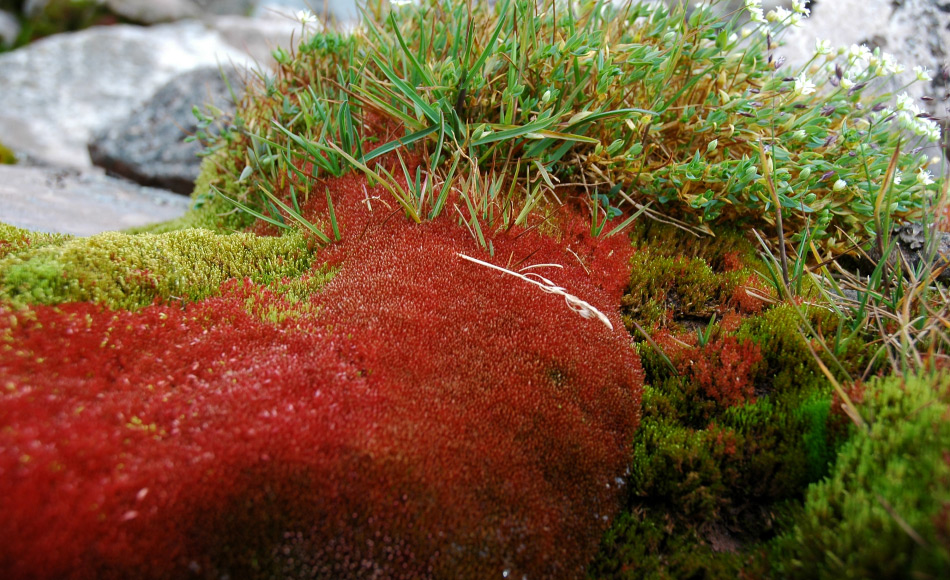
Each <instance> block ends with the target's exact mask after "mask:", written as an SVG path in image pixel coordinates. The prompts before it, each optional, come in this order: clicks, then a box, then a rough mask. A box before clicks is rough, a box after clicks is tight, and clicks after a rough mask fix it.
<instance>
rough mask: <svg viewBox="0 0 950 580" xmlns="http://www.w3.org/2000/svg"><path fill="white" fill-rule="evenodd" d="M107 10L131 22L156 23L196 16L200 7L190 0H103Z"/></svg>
mask: <svg viewBox="0 0 950 580" xmlns="http://www.w3.org/2000/svg"><path fill="white" fill-rule="evenodd" d="M105 5H106V6H107V7H108V8H109V10H110V11H111V12H112V13H114V14H117V15H119V16H122V17H124V18H127V19H129V20H131V21H133V22H141V23H142V24H158V23H159V22H174V21H175V20H181V19H183V18H197V17H198V16H200V15H201V9H200V7H199V6H197V4H196V3H195V2H191V1H190V0H105Z"/></svg>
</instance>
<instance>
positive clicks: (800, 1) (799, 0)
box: [792, 0, 811, 16]
mask: <svg viewBox="0 0 950 580" xmlns="http://www.w3.org/2000/svg"><path fill="white" fill-rule="evenodd" d="M792 11H793V12H795V14H801V15H802V16H808V15H809V14H811V10H809V9H808V8H806V7H805V0H792Z"/></svg>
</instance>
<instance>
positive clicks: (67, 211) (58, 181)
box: [0, 165, 190, 236]
mask: <svg viewBox="0 0 950 580" xmlns="http://www.w3.org/2000/svg"><path fill="white" fill-rule="evenodd" d="M189 203H190V200H189V199H188V198H186V197H182V196H180V195H175V194H173V193H169V192H167V191H162V190H160V189H152V188H150V187H142V186H139V185H135V184H134V183H129V182H127V181H123V180H120V179H113V178H111V177H106V176H104V175H99V174H96V173H89V172H87V173H80V172H77V171H69V170H63V169H44V168H40V167H19V166H15V165H0V208H2V209H0V221H2V222H3V223H6V224H10V225H13V226H17V227H21V228H25V229H28V230H33V231H43V232H53V233H63V234H74V235H77V236H90V235H93V234H97V233H100V232H105V231H112V230H120V229H125V228H131V227H135V226H142V225H146V224H149V223H154V222H158V221H164V220H170V219H174V218H176V217H179V216H181V215H183V214H184V213H185V211H187V209H188V205H189Z"/></svg>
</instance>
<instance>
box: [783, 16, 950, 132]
mask: <svg viewBox="0 0 950 580" xmlns="http://www.w3.org/2000/svg"><path fill="white" fill-rule="evenodd" d="M946 5H947V2H946V1H945V0H902V1H900V2H897V1H894V0H834V1H830V0H822V1H820V2H813V3H812V6H811V17H809V18H807V19H805V20H803V24H802V27H801V28H798V29H794V30H789V31H787V33H786V34H785V35H784V36H783V37H782V40H783V41H784V42H785V47H784V48H782V49H781V54H782V55H783V56H786V57H787V58H788V65H786V66H789V65H791V66H796V65H799V66H800V65H801V64H803V63H804V62H806V61H807V60H808V59H809V58H811V56H812V55H813V54H814V51H815V39H816V38H821V39H824V40H830V41H831V43H832V45H833V46H842V47H846V48H847V47H848V46H850V45H852V44H857V45H861V44H866V45H867V46H868V48H871V49H872V50H873V49H874V48H876V47H880V49H881V50H882V51H885V52H887V53H890V54H891V55H893V56H894V57H895V58H896V60H897V61H898V62H900V63H902V64H903V65H904V66H905V67H906V71H905V72H904V73H903V74H902V75H900V76H899V78H898V79H897V80H895V81H893V82H891V83H889V84H886V85H884V86H882V87H880V88H881V89H883V90H884V91H889V92H893V91H896V90H898V89H900V88H901V87H903V85H905V84H906V83H907V82H908V81H910V80H912V79H913V78H914V73H913V67H914V66H922V67H924V68H926V69H929V70H930V71H931V75H932V76H933V81H931V82H929V83H919V82H918V83H914V84H913V85H911V86H910V87H908V88H907V89H906V91H907V92H908V94H909V95H910V96H912V97H915V98H918V99H919V98H920V97H923V96H928V97H932V98H934V99H935V100H934V101H930V102H929V105H928V103H926V102H922V101H918V102H919V104H920V106H921V107H922V108H924V109H927V108H928V107H929V109H930V113H931V114H937V115H945V114H946V111H945V110H944V109H945V107H946V105H947V103H946V102H944V100H943V98H942V97H943V95H944V94H945V93H946V91H947V85H948V81H950V77H948V76H947V55H948V54H950V11H948V10H947V8H946Z"/></svg>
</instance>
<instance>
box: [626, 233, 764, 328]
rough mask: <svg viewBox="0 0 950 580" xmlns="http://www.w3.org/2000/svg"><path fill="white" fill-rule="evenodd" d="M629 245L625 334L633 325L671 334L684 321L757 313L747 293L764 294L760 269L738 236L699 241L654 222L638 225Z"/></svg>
mask: <svg viewBox="0 0 950 580" xmlns="http://www.w3.org/2000/svg"><path fill="white" fill-rule="evenodd" d="M631 239H632V243H633V245H634V247H635V248H636V250H637V251H636V253H635V254H634V256H633V258H632V259H631V262H630V280H629V288H628V290H627V293H626V294H625V295H624V297H623V300H622V302H621V304H622V307H623V313H624V324H625V325H626V326H627V328H628V329H629V330H631V331H633V330H634V328H635V325H634V322H636V323H637V324H639V325H641V326H642V327H645V328H650V327H654V326H659V327H664V328H673V329H676V328H680V327H681V325H680V324H679V323H681V322H684V321H688V322H691V323H695V322H697V321H700V320H709V319H710V318H711V317H712V316H713V315H717V316H719V317H720V318H721V317H722V316H723V315H724V314H726V313H727V312H736V311H738V312H743V313H754V312H758V311H759V310H761V309H762V307H763V305H764V303H763V302H762V301H761V300H758V299H757V298H755V297H754V296H753V295H752V294H750V293H749V292H748V288H755V289H757V290H758V293H760V294H762V295H767V294H768V292H767V291H766V290H765V289H764V287H763V286H762V285H761V283H760V282H759V280H758V276H757V274H756V270H762V269H764V268H762V267H761V263H760V261H759V259H758V258H757V257H756V254H755V251H754V250H753V248H752V245H751V244H750V243H749V242H748V241H747V240H746V239H744V238H743V237H742V236H741V235H740V234H739V233H738V232H734V231H731V230H728V229H724V230H723V231H721V232H718V233H717V236H716V237H715V238H708V239H698V238H696V237H694V236H692V235H688V234H685V233H684V232H683V231H682V230H678V229H676V228H674V227H672V226H667V225H663V224H658V223H655V222H654V223H649V224H640V225H638V226H637V228H636V229H635V230H634V232H633V233H632V235H631Z"/></svg>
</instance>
